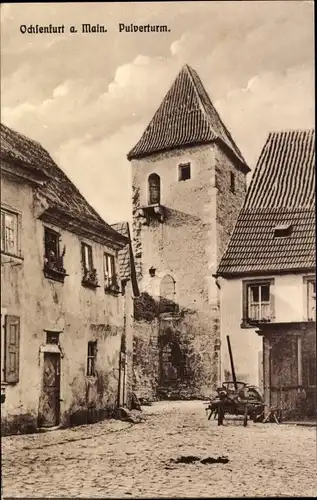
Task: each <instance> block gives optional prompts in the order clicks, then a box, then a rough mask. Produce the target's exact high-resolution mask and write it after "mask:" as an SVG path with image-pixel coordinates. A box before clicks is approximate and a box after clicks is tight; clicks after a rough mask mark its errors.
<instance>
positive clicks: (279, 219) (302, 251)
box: [218, 130, 316, 276]
mask: <svg viewBox="0 0 317 500" xmlns="http://www.w3.org/2000/svg"><path fill="white" fill-rule="evenodd" d="M280 225H292V228H293V229H292V232H291V234H290V235H289V236H286V237H283V236H282V237H276V236H274V229H275V228H276V227H277V226H280ZM315 265H316V259H315V132H314V131H313V130H308V131H289V132H275V133H272V134H270V135H269V137H268V140H267V142H266V143H265V145H264V148H263V150H262V153H261V155H260V158H259V161H258V163H257V166H256V169H255V172H254V175H253V178H252V181H251V183H250V186H249V189H248V193H247V196H246V199H245V203H244V206H243V208H242V210H241V212H240V214H239V217H238V220H237V223H236V226H235V228H234V231H233V234H232V236H231V238H230V241H229V245H228V248H227V250H226V251H225V253H224V255H223V257H222V259H221V261H220V265H219V268H218V274H219V275H223V276H225V275H226V276H233V275H238V274H247V273H250V272H252V273H253V272H256V273H261V272H273V271H285V270H289V271H291V270H293V271H295V270H300V269H312V268H314V267H315Z"/></svg>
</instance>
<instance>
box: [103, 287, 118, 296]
mask: <svg viewBox="0 0 317 500" xmlns="http://www.w3.org/2000/svg"><path fill="white" fill-rule="evenodd" d="M105 293H107V294H109V295H114V296H117V295H120V293H121V290H120V288H119V287H118V288H116V287H114V286H105Z"/></svg>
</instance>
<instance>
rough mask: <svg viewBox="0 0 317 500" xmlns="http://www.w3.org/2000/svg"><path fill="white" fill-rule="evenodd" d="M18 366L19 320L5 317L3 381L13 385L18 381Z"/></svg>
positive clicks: (15, 317)
mask: <svg viewBox="0 0 317 500" xmlns="http://www.w3.org/2000/svg"><path fill="white" fill-rule="evenodd" d="M19 365H20V318H19V317H18V316H10V315H8V316H6V325H5V381H6V382H8V383H9V384H15V383H17V382H18V381H19Z"/></svg>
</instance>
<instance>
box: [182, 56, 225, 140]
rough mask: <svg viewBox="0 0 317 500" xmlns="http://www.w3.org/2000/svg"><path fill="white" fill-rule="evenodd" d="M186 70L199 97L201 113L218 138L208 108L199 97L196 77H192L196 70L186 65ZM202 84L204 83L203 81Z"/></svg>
mask: <svg viewBox="0 0 317 500" xmlns="http://www.w3.org/2000/svg"><path fill="white" fill-rule="evenodd" d="M184 69H186V71H187V72H188V76H189V78H190V81H191V83H192V85H193V89H194V91H195V94H196V97H197V99H198V104H199V107H200V108H201V111H202V112H203V114H204V116H205V119H206V120H207V123H208V125H209V127H210V128H211V130H212V132H213V133H214V134H215V136H217V137H218V134H217V133H216V132H215V130H214V128H213V126H212V125H211V123H210V118H209V116H208V113H207V111H206V108H205V106H204V103H203V102H202V100H201V97H200V95H199V91H198V89H197V85H196V82H195V80H194V77H193V75H192V72H193V71H195V70H194V69H193V68H191V67H190V66H189V65H188V64H185V66H184ZM197 77H198V78H199V76H198V74H197ZM201 84H202V81H201Z"/></svg>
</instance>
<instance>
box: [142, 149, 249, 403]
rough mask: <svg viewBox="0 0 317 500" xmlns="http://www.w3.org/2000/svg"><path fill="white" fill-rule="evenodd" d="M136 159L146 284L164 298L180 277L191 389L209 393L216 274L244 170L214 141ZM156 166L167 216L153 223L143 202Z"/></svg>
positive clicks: (215, 368) (215, 372) (216, 335)
mask: <svg viewBox="0 0 317 500" xmlns="http://www.w3.org/2000/svg"><path fill="white" fill-rule="evenodd" d="M187 162H190V164H191V179H190V180H187V181H181V182H179V181H178V165H179V164H184V163H187ZM132 164H133V168H132V174H133V239H134V249H135V257H136V267H137V273H138V279H139V283H140V290H141V291H146V292H148V293H149V294H150V295H151V296H153V297H154V298H158V296H159V295H160V283H161V280H162V278H163V277H164V276H165V275H166V274H170V275H171V276H172V277H173V278H174V280H175V281H176V284H175V292H176V294H175V302H177V304H178V305H179V307H180V310H185V313H184V315H183V317H182V319H181V321H179V322H177V324H176V323H175V321H174V330H175V334H177V336H178V337H179V341H180V343H181V344H186V343H187V344H188V345H190V346H191V347H190V349H189V350H190V351H191V355H190V357H189V358H188V373H189V372H190V373H191V382H190V383H189V384H188V387H190V389H189V391H191V394H192V396H197V397H198V396H199V397H200V396H203V395H208V394H209V393H210V391H211V389H212V387H213V386H214V385H216V384H217V383H219V379H220V370H219V352H218V349H219V347H218V346H217V341H219V339H220V331H219V314H220V313H219V290H218V288H217V286H216V283H215V280H214V278H213V276H212V275H213V274H214V273H215V272H216V269H217V265H218V262H219V258H220V256H221V253H222V251H223V249H224V248H225V246H226V244H227V242H228V237H229V234H230V232H231V231H232V228H233V226H234V223H235V220H236V218H237V215H238V211H239V208H240V206H241V204H242V201H243V195H244V192H245V176H244V175H243V174H241V173H240V172H239V171H236V169H235V167H234V165H233V164H232V162H231V160H229V159H228V158H227V156H226V155H225V154H224V153H223V152H222V151H221V150H220V149H219V148H218V146H216V145H208V146H201V147H193V148H187V149H182V150H181V149H178V150H174V151H169V152H166V153H161V154H156V155H153V156H151V157H149V158H145V159H141V160H134V161H133V162H132ZM230 170H231V171H233V170H235V171H236V194H235V195H234V194H232V193H230V189H229V187H230V186H229V183H230ZM152 173H156V174H158V175H160V177H161V204H162V205H163V206H165V207H166V214H167V217H166V220H165V221H164V223H160V222H158V221H151V222H150V224H148V225H147V224H144V220H142V218H140V217H139V216H138V209H139V208H140V207H142V206H146V205H147V203H148V199H147V197H148V186H147V180H148V177H149V175H150V174H152ZM223 226H225V229H223ZM151 267H154V268H155V269H156V275H155V276H154V277H151V276H150V274H149V269H150V268H151ZM186 311H187V312H186ZM135 335H138V331H136V332H135ZM190 359H191V360H195V361H190ZM140 363H141V361H140ZM189 367H190V368H189ZM188 380H189V379H188Z"/></svg>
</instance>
